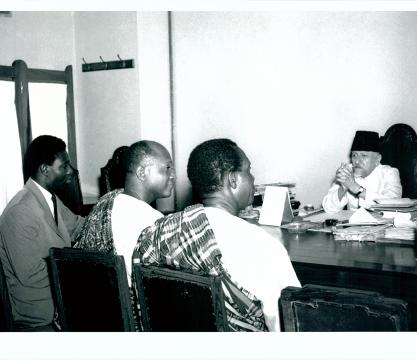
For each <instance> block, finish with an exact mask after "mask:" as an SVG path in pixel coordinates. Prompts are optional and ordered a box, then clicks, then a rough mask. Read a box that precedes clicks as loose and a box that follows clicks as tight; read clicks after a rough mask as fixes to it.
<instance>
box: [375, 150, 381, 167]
mask: <svg viewBox="0 0 417 360" xmlns="http://www.w3.org/2000/svg"><path fill="white" fill-rule="evenodd" d="M381 159H382V155H381V154H379V153H378V154H377V156H376V163H377V164H378V165H379V164H380V163H381Z"/></svg>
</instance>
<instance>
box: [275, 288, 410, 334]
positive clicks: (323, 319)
mask: <svg viewBox="0 0 417 360" xmlns="http://www.w3.org/2000/svg"><path fill="white" fill-rule="evenodd" d="M279 302H280V311H281V329H282V330H283V331H405V330H407V329H408V319H407V303H406V302H404V301H402V300H398V299H391V298H385V297H383V296H382V295H381V294H379V293H377V292H371V291H362V290H352V289H344V288H335V287H330V286H319V285H310V284H308V285H304V286H303V287H302V288H297V287H290V286H289V287H286V288H285V289H283V290H282V292H281V298H280V301H279Z"/></svg>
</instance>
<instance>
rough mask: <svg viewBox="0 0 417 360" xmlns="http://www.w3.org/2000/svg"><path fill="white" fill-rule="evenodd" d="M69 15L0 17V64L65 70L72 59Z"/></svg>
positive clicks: (22, 12)
mask: <svg viewBox="0 0 417 360" xmlns="http://www.w3.org/2000/svg"><path fill="white" fill-rule="evenodd" d="M73 30H74V27H73V17H72V12H68V11H66V12H42V11H39V12H27V11H13V12H12V16H11V17H8V16H2V17H0V49H1V50H0V65H6V66H11V65H12V63H13V61H14V60H16V59H21V60H24V61H25V62H26V63H27V65H28V67H30V68H41V69H49V70H60V71H61V70H65V67H66V66H67V65H70V64H72V62H73V56H74V37H73Z"/></svg>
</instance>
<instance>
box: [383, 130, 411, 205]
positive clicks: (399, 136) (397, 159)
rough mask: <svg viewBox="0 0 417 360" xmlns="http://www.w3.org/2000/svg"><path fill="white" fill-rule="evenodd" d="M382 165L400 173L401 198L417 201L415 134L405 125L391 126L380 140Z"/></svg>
mask: <svg viewBox="0 0 417 360" xmlns="http://www.w3.org/2000/svg"><path fill="white" fill-rule="evenodd" d="M380 147H381V155H382V161H381V163H382V164H386V165H390V166H393V167H395V168H397V169H398V171H399V172H400V178H401V185H402V187H403V195H402V196H403V197H408V198H411V199H417V134H416V132H415V131H414V129H413V128H412V127H411V126H409V125H407V124H395V125H392V126H391V127H390V128H389V129H388V130H387V131H386V133H385V135H384V136H382V137H381V139H380Z"/></svg>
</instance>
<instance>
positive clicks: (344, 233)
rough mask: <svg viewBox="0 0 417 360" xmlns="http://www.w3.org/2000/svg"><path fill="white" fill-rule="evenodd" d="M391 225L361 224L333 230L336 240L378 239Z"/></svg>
mask: <svg viewBox="0 0 417 360" xmlns="http://www.w3.org/2000/svg"><path fill="white" fill-rule="evenodd" d="M389 226H391V225H375V226H374V225H369V226H366V225H365V226H364V225H359V226H349V227H346V228H341V227H339V228H336V229H335V230H334V231H333V235H334V239H335V240H354V241H376V239H377V238H379V237H383V236H384V232H385V229H387V228H388V227H389Z"/></svg>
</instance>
